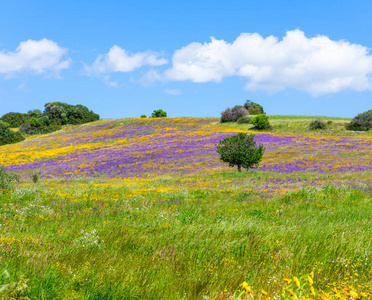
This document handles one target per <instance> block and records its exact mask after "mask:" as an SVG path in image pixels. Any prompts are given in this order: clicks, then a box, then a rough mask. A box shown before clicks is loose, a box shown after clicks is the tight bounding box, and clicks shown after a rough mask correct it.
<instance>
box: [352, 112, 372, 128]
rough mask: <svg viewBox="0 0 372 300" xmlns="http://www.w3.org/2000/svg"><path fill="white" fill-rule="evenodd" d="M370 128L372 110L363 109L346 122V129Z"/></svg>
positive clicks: (371, 125)
mask: <svg viewBox="0 0 372 300" xmlns="http://www.w3.org/2000/svg"><path fill="white" fill-rule="evenodd" d="M371 128H372V110H368V111H365V112H363V113H361V114H358V115H357V116H356V117H354V118H353V119H352V120H351V122H350V123H348V124H346V129H347V130H354V131H368V130H369V129H371Z"/></svg>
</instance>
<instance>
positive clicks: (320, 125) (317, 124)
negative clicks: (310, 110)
mask: <svg viewBox="0 0 372 300" xmlns="http://www.w3.org/2000/svg"><path fill="white" fill-rule="evenodd" d="M326 128H327V125H326V123H324V121H322V120H320V119H317V120H314V121H311V123H310V124H309V129H310V130H318V129H326Z"/></svg>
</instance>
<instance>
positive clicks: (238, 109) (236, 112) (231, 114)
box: [220, 105, 249, 123]
mask: <svg viewBox="0 0 372 300" xmlns="http://www.w3.org/2000/svg"><path fill="white" fill-rule="evenodd" d="M248 114H249V113H248V111H247V110H246V109H245V108H244V107H243V106H241V105H236V106H234V107H233V108H232V109H230V108H227V109H226V110H225V111H223V112H222V113H221V119H220V122H221V123H226V122H236V121H238V120H239V119H240V118H241V117H244V116H246V115H248Z"/></svg>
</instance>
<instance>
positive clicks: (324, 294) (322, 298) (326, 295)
mask: <svg viewBox="0 0 372 300" xmlns="http://www.w3.org/2000/svg"><path fill="white" fill-rule="evenodd" d="M320 299H321V300H327V299H329V294H327V293H323V294H322V296H321V297H320Z"/></svg>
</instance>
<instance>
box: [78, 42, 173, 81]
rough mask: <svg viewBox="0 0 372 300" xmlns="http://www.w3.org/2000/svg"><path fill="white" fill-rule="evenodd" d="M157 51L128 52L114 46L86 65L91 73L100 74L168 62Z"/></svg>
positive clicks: (128, 70)
mask: <svg viewBox="0 0 372 300" xmlns="http://www.w3.org/2000/svg"><path fill="white" fill-rule="evenodd" d="M167 63H168V61H167V60H166V59H164V58H159V57H158V55H157V54H156V53H152V52H137V53H134V54H128V53H127V51H126V50H125V49H122V48H120V47H119V46H116V45H115V46H113V47H112V48H111V49H110V51H109V52H108V53H107V54H104V55H100V56H98V57H97V59H96V60H95V61H94V63H93V64H92V65H91V66H85V70H86V71H87V72H88V74H89V75H93V76H99V75H101V74H108V73H112V72H132V71H134V70H135V69H138V68H140V67H143V66H161V65H164V64H167Z"/></svg>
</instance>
